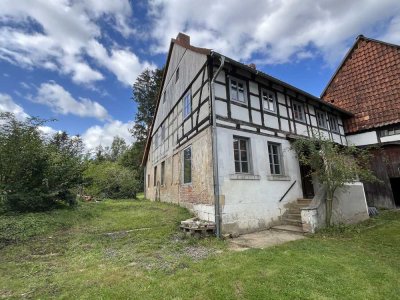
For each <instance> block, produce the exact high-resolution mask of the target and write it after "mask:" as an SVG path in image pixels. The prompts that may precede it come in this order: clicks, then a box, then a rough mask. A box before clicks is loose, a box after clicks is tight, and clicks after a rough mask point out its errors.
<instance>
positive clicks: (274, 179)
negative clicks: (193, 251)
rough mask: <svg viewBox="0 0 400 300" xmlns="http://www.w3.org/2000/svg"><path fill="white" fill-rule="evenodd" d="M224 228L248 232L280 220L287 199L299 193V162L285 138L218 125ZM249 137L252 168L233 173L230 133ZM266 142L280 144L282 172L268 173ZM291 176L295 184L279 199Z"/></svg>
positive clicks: (297, 196)
mask: <svg viewBox="0 0 400 300" xmlns="http://www.w3.org/2000/svg"><path fill="white" fill-rule="evenodd" d="M217 134H218V167H219V171H218V172H219V181H220V194H221V212H222V230H223V232H239V233H244V232H251V231H256V230H259V229H263V228H268V227H270V226H272V225H276V224H278V223H280V216H281V215H282V214H283V213H284V211H285V210H286V208H285V205H286V204H287V203H288V202H292V201H295V200H296V199H297V198H300V197H302V189H301V179H300V170H299V163H298V161H297V158H296V157H295V154H294V152H293V151H291V150H290V143H289V141H288V140H286V139H282V138H276V137H267V136H262V135H259V134H252V133H245V132H243V131H238V130H231V129H226V128H217ZM234 135H235V136H241V137H247V138H249V139H250V151H251V161H252V171H251V172H250V174H235V169H234V157H233V136H234ZM268 142H276V143H281V144H282V150H283V159H284V169H285V176H271V174H270V169H269V158H268V146H267V143H268ZM294 180H297V182H296V184H295V185H294V186H293V188H292V189H291V190H290V192H289V193H288V194H287V195H286V197H285V198H284V199H283V201H282V202H279V200H280V198H281V197H282V196H283V195H284V194H285V192H286V191H287V190H288V188H289V187H290V185H291V184H292V183H293V181H294Z"/></svg>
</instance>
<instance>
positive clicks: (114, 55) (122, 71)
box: [88, 40, 156, 86]
mask: <svg viewBox="0 0 400 300" xmlns="http://www.w3.org/2000/svg"><path fill="white" fill-rule="evenodd" d="M88 54H89V55H90V56H92V57H93V58H94V59H95V60H96V62H97V64H99V65H101V66H103V67H105V68H106V69H108V70H109V71H111V72H112V73H114V74H115V75H116V76H117V78H118V80H119V81H121V82H122V83H125V84H126V85H128V86H130V85H132V83H133V82H134V81H135V79H136V77H137V76H138V75H139V74H140V73H141V72H142V71H143V70H144V69H146V68H148V69H154V68H156V66H155V65H153V64H150V63H148V62H144V63H141V62H140V61H139V58H138V57H137V56H136V55H135V54H134V53H132V52H130V51H128V50H126V49H117V48H114V49H112V50H111V52H110V53H108V51H107V49H106V48H104V46H103V45H101V44H100V43H99V42H97V41H94V40H93V41H91V42H90V43H89V45H88Z"/></svg>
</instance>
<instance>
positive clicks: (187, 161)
mask: <svg viewBox="0 0 400 300" xmlns="http://www.w3.org/2000/svg"><path fill="white" fill-rule="evenodd" d="M183 183H192V146H189V147H187V148H186V149H185V150H183Z"/></svg>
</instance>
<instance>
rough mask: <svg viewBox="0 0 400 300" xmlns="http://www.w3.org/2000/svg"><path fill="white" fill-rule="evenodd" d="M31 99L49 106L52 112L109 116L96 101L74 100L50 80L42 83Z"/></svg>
mask: <svg viewBox="0 0 400 300" xmlns="http://www.w3.org/2000/svg"><path fill="white" fill-rule="evenodd" d="M31 100H32V101H34V102H36V103H40V104H44V105H47V106H49V107H50V108H51V109H52V110H53V111H54V112H56V113H60V114H63V115H67V114H73V115H77V116H81V117H95V118H97V119H100V120H106V119H108V118H109V115H108V112H107V110H106V109H105V108H104V107H103V106H102V105H101V104H99V103H98V102H95V101H92V100H90V99H86V98H80V99H79V100H76V99H75V98H73V97H72V95H71V94H70V93H69V92H68V91H66V90H65V89H64V88H63V87H62V86H61V85H59V84H57V83H55V82H53V81H50V82H47V83H42V84H41V85H40V87H39V88H38V92H37V95H36V96H35V97H33V98H32V99H31Z"/></svg>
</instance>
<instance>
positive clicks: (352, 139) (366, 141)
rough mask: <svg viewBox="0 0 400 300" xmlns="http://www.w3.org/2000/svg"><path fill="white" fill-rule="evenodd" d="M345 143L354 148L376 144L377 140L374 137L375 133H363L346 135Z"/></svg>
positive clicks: (373, 131)
mask: <svg viewBox="0 0 400 300" xmlns="http://www.w3.org/2000/svg"><path fill="white" fill-rule="evenodd" d="M347 142H348V143H349V145H354V146H366V145H373V144H377V143H378V138H377V136H376V131H375V130H372V131H368V132H363V133H357V134H351V135H347Z"/></svg>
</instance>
